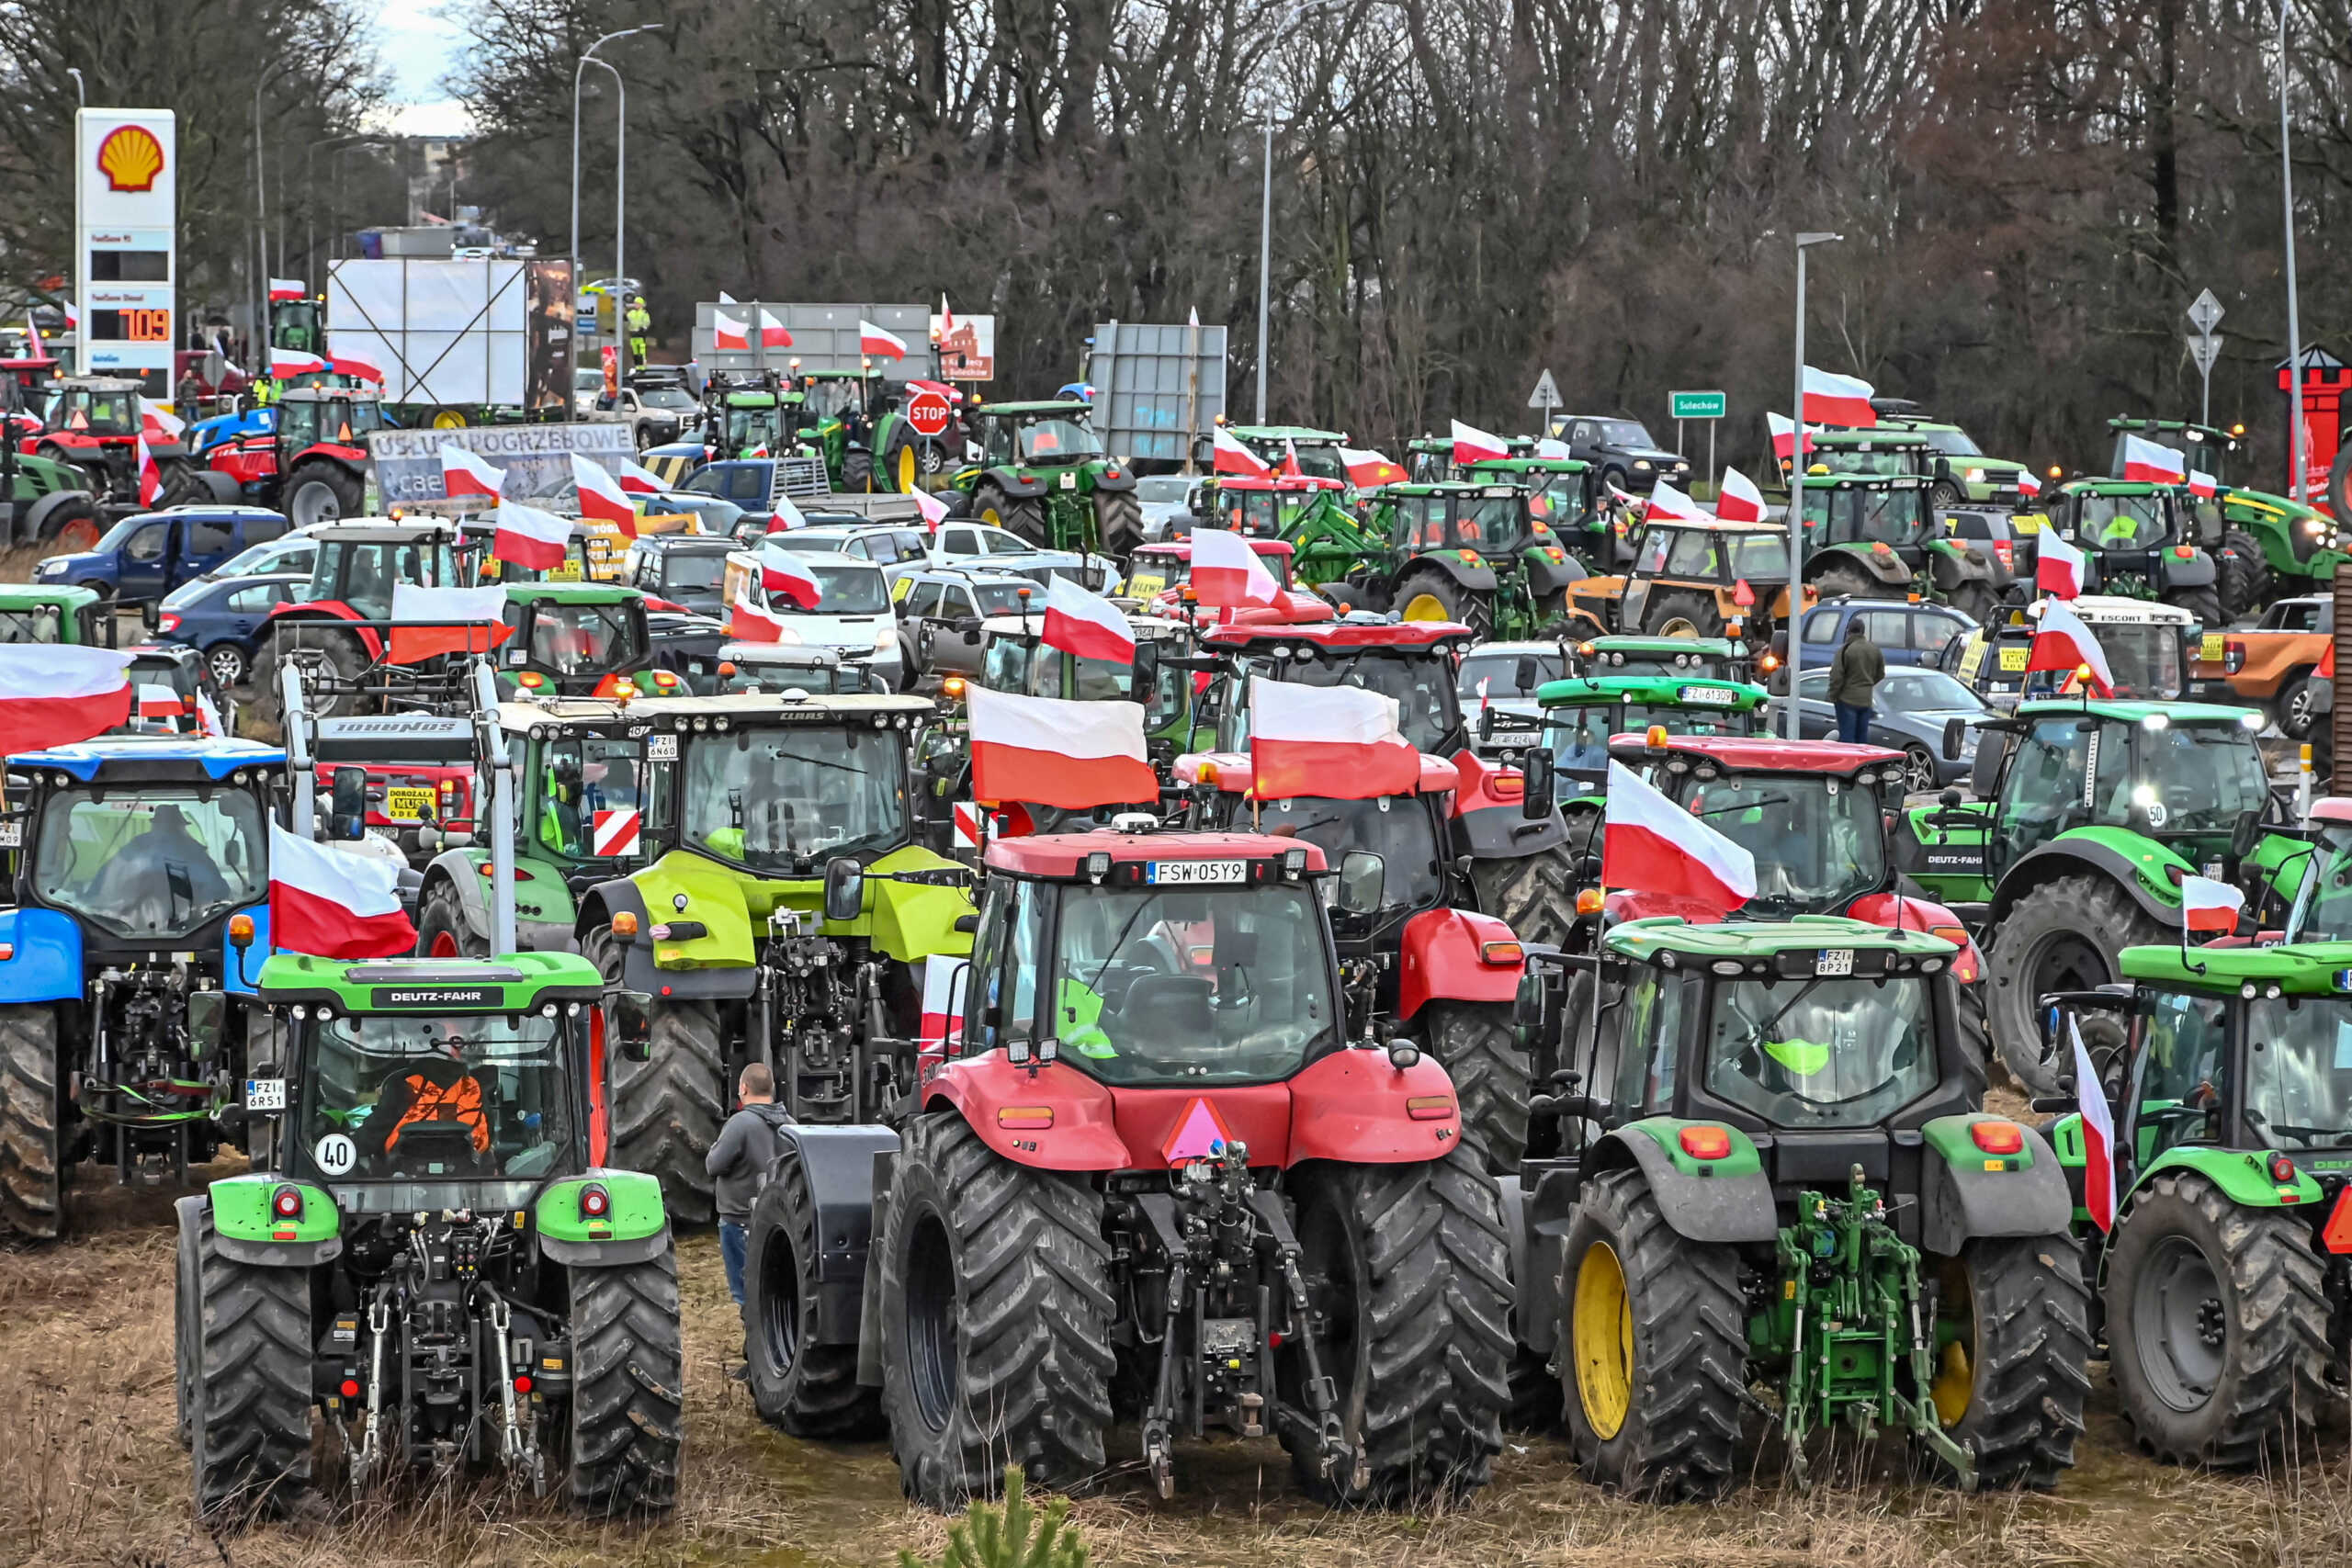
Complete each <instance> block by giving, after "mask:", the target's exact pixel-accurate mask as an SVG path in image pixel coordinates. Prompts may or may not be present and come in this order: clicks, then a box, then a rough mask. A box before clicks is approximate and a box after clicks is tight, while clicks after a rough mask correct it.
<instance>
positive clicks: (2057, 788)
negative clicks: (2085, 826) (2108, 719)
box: [1993, 718, 2124, 863]
mask: <svg viewBox="0 0 2352 1568" xmlns="http://www.w3.org/2000/svg"><path fill="white" fill-rule="evenodd" d="M2077 724H2078V721H2077V720H2075V719H2073V718H2044V719H2040V720H2037V721H2036V722H2035V724H2034V727H2033V728H2032V729H2030V731H2028V732H2027V733H2026V734H2025V735H2023V736H2021V737H2019V738H2018V744H2017V747H2016V750H2013V751H2012V752H2011V753H2010V756H2009V763H2008V769H2007V772H2006V773H2003V774H2002V776H2001V791H2000V804H1999V806H1998V807H1997V808H1996V810H1995V811H1994V814H1993V815H1994V818H1995V820H1996V822H1997V823H1998V824H1999V826H1998V827H1997V828H1996V829H1995V833H1996V838H1995V843H1996V847H1997V849H1998V850H1999V852H2000V859H2001V860H2002V861H2003V862H2004V863H2007V862H2014V861H2016V860H2017V859H2018V858H2019V857H2020V856H2022V855H2024V854H2025V853H2026V852H2028V851H2030V850H2031V849H2033V848H2034V847H2035V846H2036V845H2038V844H2040V843H2041V842H2042V841H2044V840H2049V839H2054V838H2056V837H2057V836H2058V835H2059V834H2060V833H2062V832H2064V831H2065V829H2067V828H2068V827H2071V826H2073V825H2074V824H2075V822H2077V821H2087V820H2088V818H2089V801H2090V793H2089V792H2090V788H2091V785H2090V783H2089V775H2090V773H2091V772H2092V768H2093V766H2094V763H2095V762H2096V761H2098V760H2099V759H2098V758H2096V757H2095V756H2094V754H2093V753H2094V747H2093V744H2092V743H2093V740H2094V739H2097V741H2098V747H2097V748H2096V750H2098V751H2099V752H2102V753H2105V754H2106V755H2107V756H2109V757H2112V756H2113V754H2114V753H2113V750H2112V749H2113V748H2114V747H2117V746H2120V745H2121V744H2123V740H2124V737H2123V730H2122V727H2121V726H2120V725H2113V724H2109V725H2099V726H2097V727H2095V728H2092V729H2090V730H2087V731H2086V730H2084V729H2081V728H2077ZM2108 765H2109V766H2114V765H2115V764H2114V763H2112V762H2109V764H2108ZM2118 771H2119V772H2120V771H2121V770H2120V768H2119V769H2118Z"/></svg>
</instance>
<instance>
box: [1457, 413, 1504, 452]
mask: <svg viewBox="0 0 2352 1568" xmlns="http://www.w3.org/2000/svg"><path fill="white" fill-rule="evenodd" d="M1496 457H1510V444H1509V443H1508V442H1506V441H1504V440H1503V438H1502V437H1501V436H1499V435H1489V434H1487V433H1486V432H1485V431H1483V430H1480V429H1479V428H1478V427H1477V426H1476V425H1475V424H1464V423H1462V422H1461V421H1460V420H1458V419H1457V420H1455V421H1453V460H1454V461H1455V462H1457V463H1482V462H1486V461H1487V460H1488V459H1490V458H1496Z"/></svg>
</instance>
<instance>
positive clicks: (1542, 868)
mask: <svg viewBox="0 0 2352 1568" xmlns="http://www.w3.org/2000/svg"><path fill="white" fill-rule="evenodd" d="M1579 852H1580V849H1579V845H1578V840H1577V836H1576V834H1575V832H1574V831H1573V829H1572V830H1571V831H1570V833H1569V836H1568V840H1567V842H1566V843H1564V844H1555V845H1553V846H1552V847H1551V848H1550V849H1548V850H1538V851H1536V852H1534V853H1533V854H1532V855H1521V856H1519V857H1518V858H1516V859H1510V860H1474V861H1472V862H1471V863H1470V890H1471V892H1472V893H1473V894H1474V895H1475V896H1476V898H1477V901H1478V911H1479V913H1481V914H1486V915H1492V916H1494V917H1495V919H1498V920H1500V921H1502V922H1503V924H1505V925H1507V926H1509V927H1510V929H1511V934H1512V935H1513V936H1516V937H1517V938H1519V940H1520V941H1521V942H1549V943H1551V944H1553V945H1554V946H1557V945H1558V944H1560V943H1561V942H1566V940H1567V936H1568V927H1569V925H1570V924H1571V923H1572V922H1573V921H1574V920H1575V919H1576V912H1577V854H1578V853H1579ZM1590 853H1593V854H1599V853H1600V837H1599V833H1598V831H1597V830H1596V831H1595V833H1594V835H1593V838H1592V849H1591V851H1590Z"/></svg>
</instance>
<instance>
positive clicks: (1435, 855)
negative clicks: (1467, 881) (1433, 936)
mask: <svg viewBox="0 0 2352 1568" xmlns="http://www.w3.org/2000/svg"><path fill="white" fill-rule="evenodd" d="M1258 821H1259V824H1260V826H1259V828H1258V831H1260V832H1261V833H1271V834H1272V835H1273V836H1274V837H1275V838H1278V839H1304V840H1306V841H1307V842H1308V843H1310V844H1313V845H1315V846H1316V847H1317V848H1318V849H1320V850H1321V851H1322V852H1323V863H1325V864H1326V865H1337V864H1339V863H1340V856H1341V855H1343V854H1345V853H1347V852H1349V851H1350V850H1370V851H1371V852H1373V853H1374V854H1376V855H1378V856H1380V857H1381V859H1382V860H1383V862H1384V863H1385V868H1386V869H1385V873H1384V874H1383V876H1382V878H1381V885H1380V908H1381V912H1382V913H1383V914H1386V913H1388V912H1389V911H1392V910H1398V909H1421V908H1430V906H1432V905H1434V904H1436V903H1437V902H1438V900H1439V898H1440V897H1442V895H1443V893H1444V890H1445V883H1444V874H1443V872H1442V870H1441V868H1440V860H1441V858H1442V855H1443V853H1444V852H1443V850H1442V848H1441V847H1440V845H1439V843H1438V840H1437V826H1436V824H1435V823H1434V822H1433V821H1432V820H1431V819H1430V812H1429V809H1428V808H1427V807H1425V806H1424V805H1423V804H1422V802H1421V801H1420V800H1419V797H1417V796H1414V795H1400V796H1386V795H1384V796H1382V797H1380V798H1379V799H1376V800H1322V799H1316V798H1311V797H1310V798H1306V799H1299V800H1270V801H1267V802H1265V803H1264V805H1263V806H1262V807H1261V808H1260V810H1259V814H1258ZM1340 918H1341V919H1345V918H1346V917H1344V916H1343V917H1340Z"/></svg>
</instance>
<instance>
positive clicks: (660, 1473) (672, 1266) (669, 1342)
mask: <svg viewBox="0 0 2352 1568" xmlns="http://www.w3.org/2000/svg"><path fill="white" fill-rule="evenodd" d="M570 1274H571V1364H572V1383H571V1505H572V1506H573V1507H575V1508H578V1509H579V1510H581V1511H582V1513H588V1514H596V1515H604V1516H610V1515H614V1514H623V1513H636V1514H659V1513H667V1512H668V1511H669V1510H670V1509H671V1507H672V1506H674V1505H675V1504H676V1502H677V1500H678V1460H679V1452H680V1450H682V1449H683V1448H684V1446H685V1435H686V1423H685V1404H684V1393H685V1377H686V1361H685V1347H684V1340H683V1338H682V1337H681V1334H680V1330H679V1327H678V1259H677V1255H676V1254H675V1253H674V1252H673V1251H670V1250H668V1249H666V1248H665V1249H664V1250H663V1251H662V1254H661V1255H660V1256H659V1257H656V1258H650V1259H649V1260H647V1261H646V1262H643V1263H629V1264H623V1265H621V1266H620V1267H617V1268H609V1269H605V1268H573V1269H571V1270H570Z"/></svg>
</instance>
